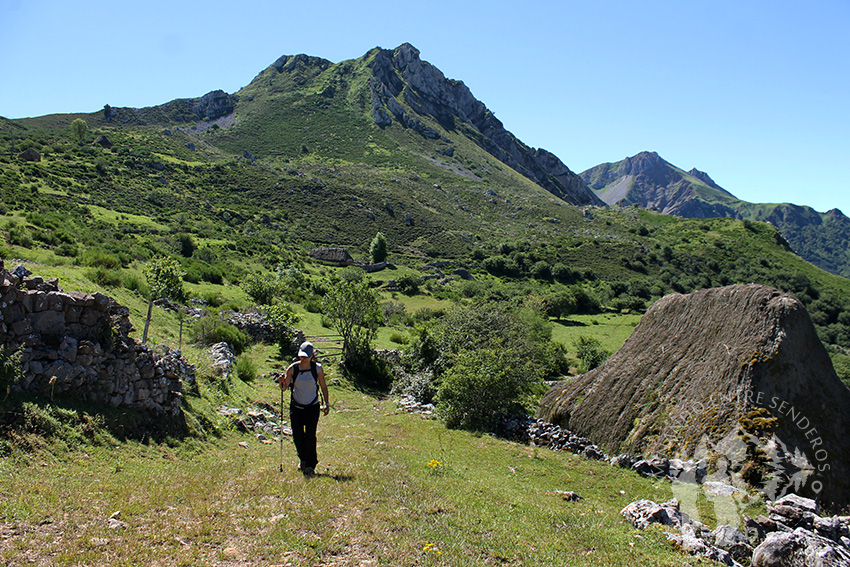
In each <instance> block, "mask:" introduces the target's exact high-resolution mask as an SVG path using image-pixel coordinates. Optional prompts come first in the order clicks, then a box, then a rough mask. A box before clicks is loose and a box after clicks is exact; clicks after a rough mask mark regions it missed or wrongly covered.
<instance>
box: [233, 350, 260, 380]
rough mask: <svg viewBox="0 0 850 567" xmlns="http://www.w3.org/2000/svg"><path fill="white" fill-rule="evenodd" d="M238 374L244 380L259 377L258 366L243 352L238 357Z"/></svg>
mask: <svg viewBox="0 0 850 567" xmlns="http://www.w3.org/2000/svg"><path fill="white" fill-rule="evenodd" d="M236 375H237V376H239V379H240V380H242V381H243V382H253V381H254V380H255V379H256V378H257V367H256V366H255V365H254V363H253V362H251V359H250V358H248V357H247V356H245V355H244V354H243V355H242V356H240V357H238V358H237V359H236Z"/></svg>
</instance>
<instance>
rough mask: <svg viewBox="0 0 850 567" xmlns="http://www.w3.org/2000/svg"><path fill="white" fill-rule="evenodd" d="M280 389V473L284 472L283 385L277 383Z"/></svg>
mask: <svg viewBox="0 0 850 567" xmlns="http://www.w3.org/2000/svg"><path fill="white" fill-rule="evenodd" d="M277 385H278V387H279V388H280V472H283V384H281V383H280V382H278V383H277Z"/></svg>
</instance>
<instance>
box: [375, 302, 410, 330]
mask: <svg viewBox="0 0 850 567" xmlns="http://www.w3.org/2000/svg"><path fill="white" fill-rule="evenodd" d="M381 312H382V313H383V315H384V325H398V324H400V323H402V322H403V320H405V319H407V309H406V308H405V306H404V304H403V303H397V302H395V301H385V302H384V303H381Z"/></svg>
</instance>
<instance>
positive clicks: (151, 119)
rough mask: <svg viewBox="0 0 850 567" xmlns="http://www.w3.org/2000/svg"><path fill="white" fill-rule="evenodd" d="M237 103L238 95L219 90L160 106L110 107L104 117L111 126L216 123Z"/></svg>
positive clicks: (105, 111) (231, 110)
mask: <svg viewBox="0 0 850 567" xmlns="http://www.w3.org/2000/svg"><path fill="white" fill-rule="evenodd" d="M236 102H237V97H236V96H235V95H230V94H227V93H226V92H224V91H222V90H216V91H211V92H208V93H207V94H205V95H204V96H202V97H199V98H178V99H176V100H172V101H170V102H166V103H165V104H160V105H158V106H148V107H145V108H131V107H110V108H109V110H108V112H107V110H106V109H104V117H105V119H106V121H107V122H111V123H116V124H137V125H144V124H170V123H172V122H183V123H187V122H197V121H199V120H203V121H212V120H217V119H219V118H222V117H224V116H227V115H229V114H231V113H232V112H233V110H234V108H235V106H236Z"/></svg>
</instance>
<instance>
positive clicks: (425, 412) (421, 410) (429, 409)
mask: <svg viewBox="0 0 850 567" xmlns="http://www.w3.org/2000/svg"><path fill="white" fill-rule="evenodd" d="M398 405H400V406H401V407H402V408H403V409H404V410H405V411H408V412H410V413H418V414H420V415H422V416H431V415H433V414H434V404H421V403H419V402H418V401H417V400H416V398H414V397H413V396H402V397H401V399H400V400H399V402H398Z"/></svg>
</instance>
